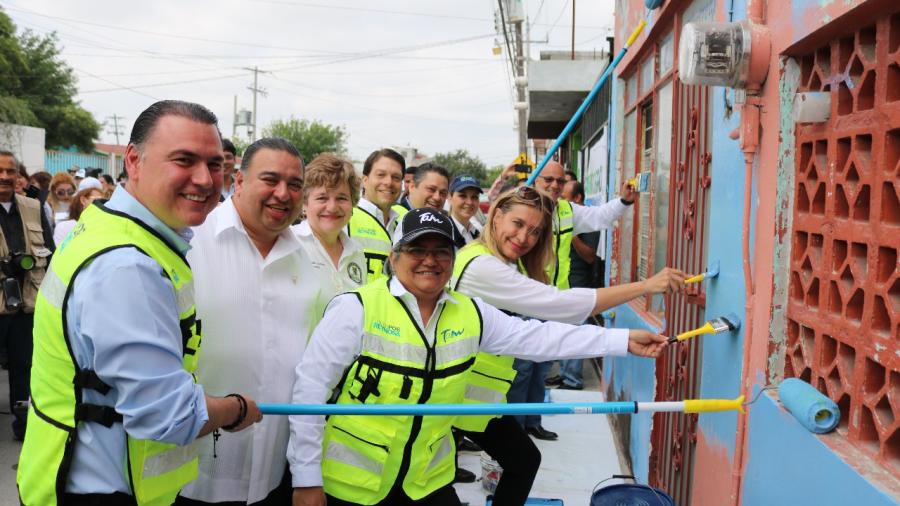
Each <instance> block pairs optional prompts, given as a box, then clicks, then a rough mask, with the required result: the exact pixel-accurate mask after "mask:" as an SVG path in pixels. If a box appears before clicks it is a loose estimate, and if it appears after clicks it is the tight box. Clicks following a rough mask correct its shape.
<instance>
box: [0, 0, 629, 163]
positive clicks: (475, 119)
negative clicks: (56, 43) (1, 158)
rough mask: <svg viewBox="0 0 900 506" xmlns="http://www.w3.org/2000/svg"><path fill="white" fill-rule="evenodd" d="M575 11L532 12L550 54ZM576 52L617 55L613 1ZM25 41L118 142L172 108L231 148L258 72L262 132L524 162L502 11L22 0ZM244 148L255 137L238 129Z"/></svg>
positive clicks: (595, 15)
mask: <svg viewBox="0 0 900 506" xmlns="http://www.w3.org/2000/svg"><path fill="white" fill-rule="evenodd" d="M572 1H573V0H568V1H566V0H543V1H542V0H526V1H525V2H524V8H525V11H526V12H527V14H528V16H529V21H530V22H531V38H532V39H533V40H544V39H545V37H549V44H541V43H535V44H532V46H531V56H532V58H533V59H536V58H537V57H538V53H539V52H540V50H542V49H544V50H546V49H554V50H564V49H568V48H569V44H570V43H571V35H572V34H571V29H572V22H571V19H572ZM575 1H576V4H575V8H576V23H575V40H576V49H579V50H589V49H596V48H602V47H606V46H605V45H606V42H605V37H606V36H607V27H609V26H611V25H612V22H613V20H612V10H613V4H614V2H613V0H599V1H598V0H593V1H591V2H584V1H581V2H578V1H577V0H575ZM0 5H2V6H3V7H4V8H5V9H6V12H7V14H9V15H10V16H11V17H12V19H13V21H14V22H15V23H16V25H17V26H18V28H19V29H20V30H22V29H25V28H28V29H31V30H34V31H35V32H38V33H50V32H56V33H57V35H58V37H59V40H60V44H61V46H62V47H63V52H62V56H63V58H64V59H65V61H66V62H67V63H68V64H69V65H70V66H71V67H72V68H74V69H75V72H76V75H77V76H78V88H79V95H78V99H79V100H80V101H81V104H82V105H83V106H84V107H85V108H86V109H87V110H88V111H90V112H91V113H93V114H94V116H95V117H96V118H97V119H98V121H101V122H103V121H107V120H108V121H109V123H110V126H109V127H108V128H105V129H104V132H103V134H102V135H101V139H100V140H101V141H102V142H110V143H112V142H115V137H114V135H113V134H112V133H110V132H112V127H111V123H112V120H111V117H112V116H113V115H114V114H115V115H118V116H121V117H124V123H125V125H124V127H123V128H122V131H123V133H124V136H123V137H120V138H121V142H122V143H123V144H124V143H125V142H126V140H127V138H128V135H129V133H130V128H131V124H132V123H133V122H134V119H135V117H136V116H137V114H139V113H140V111H141V110H143V109H144V108H145V107H147V106H148V105H149V104H151V103H153V102H154V101H156V100H159V99H166V98H176V99H182V100H189V101H195V102H199V103H201V104H204V105H206V106H207V107H209V108H210V109H212V110H213V111H214V112H215V113H216V114H217V115H218V116H219V120H220V126H221V128H222V132H223V134H224V135H226V136H231V133H232V124H233V107H234V96H235V95H237V100H238V108H239V109H240V108H247V109H250V107H251V103H252V93H251V92H250V90H249V89H248V87H249V86H250V85H251V84H252V73H251V72H250V71H248V70H245V69H244V68H245V67H253V66H258V67H259V68H260V70H265V71H267V72H266V73H260V74H259V86H260V87H261V88H264V89H266V90H267V92H268V95H267V96H266V97H262V96H261V97H259V99H258V106H257V107H258V111H259V112H258V114H259V119H258V123H259V128H260V130H262V128H263V127H265V125H267V124H268V123H269V122H270V121H272V120H275V119H279V118H288V117H290V116H292V115H293V116H295V117H298V118H307V119H318V120H321V121H324V122H326V123H330V124H336V125H342V126H344V127H345V128H346V130H347V133H348V134H349V146H348V148H349V152H350V155H351V156H352V157H353V158H355V159H357V160H359V159H362V158H365V156H366V155H367V154H368V153H369V152H371V151H372V150H374V149H377V148H379V147H382V146H393V145H399V146H406V145H410V146H414V147H417V148H419V149H420V151H422V152H424V153H426V154H429V155H430V154H434V153H436V152H445V151H450V150H455V149H458V148H466V149H468V150H470V151H471V152H472V153H474V154H476V155H477V156H479V157H480V158H481V159H482V160H483V161H485V162H486V163H487V164H488V165H489V166H492V165H496V164H500V163H508V162H509V161H510V160H512V158H514V157H515V155H516V135H515V131H514V130H513V127H514V121H515V114H514V111H513V109H512V103H513V101H512V98H511V97H512V83H511V79H510V72H511V71H510V65H509V62H508V60H507V56H506V52H505V51H504V52H503V53H502V54H501V55H500V56H495V55H493V54H492V51H491V49H492V47H493V46H494V44H495V40H496V41H497V42H499V43H500V44H501V45H504V41H503V38H502V36H500V35H497V33H496V32H495V29H494V16H495V11H496V10H497V3H496V1H493V2H492V1H490V0H454V1H444V2H436V1H400V0H392V1H387V0H385V1H366V2H363V1H356V2H353V1H349V0H312V1H308V2H307V1H300V0H197V1H186V0H185V1H176V0H168V1H167V0H161V1H140V2H138V1H122V0H109V1H103V0H80V1H77V2H70V1H63V0H55V1H54V0H17V1H2V2H0ZM238 135H244V136H245V135H246V131H245V130H244V129H238Z"/></svg>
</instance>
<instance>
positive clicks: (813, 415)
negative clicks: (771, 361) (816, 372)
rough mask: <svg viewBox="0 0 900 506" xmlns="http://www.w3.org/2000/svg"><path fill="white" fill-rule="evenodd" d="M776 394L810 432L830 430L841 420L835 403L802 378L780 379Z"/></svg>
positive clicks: (820, 432) (839, 411) (822, 432)
mask: <svg viewBox="0 0 900 506" xmlns="http://www.w3.org/2000/svg"><path fill="white" fill-rule="evenodd" d="M778 395H779V396H780V397H781V403H782V404H784V407H785V408H787V410H788V411H790V412H791V414H792V415H794V418H796V419H797V421H798V422H800V424H801V425H803V426H804V427H806V428H807V430H809V431H810V432H815V433H816V434H824V433H826V432H831V431H832V430H834V428H835V427H837V425H838V422H840V421H841V410H840V409H839V408H838V406H837V404H835V403H834V401H832V400H831V399H829V398H828V397H826V396H824V395H822V393H821V392H819V391H818V390H816V389H815V388H813V386H812V385H810V384H809V383H807V382H805V381H803V380H800V379H797V378H788V379H786V380H784V381H782V382H781V385H780V386H779V387H778Z"/></svg>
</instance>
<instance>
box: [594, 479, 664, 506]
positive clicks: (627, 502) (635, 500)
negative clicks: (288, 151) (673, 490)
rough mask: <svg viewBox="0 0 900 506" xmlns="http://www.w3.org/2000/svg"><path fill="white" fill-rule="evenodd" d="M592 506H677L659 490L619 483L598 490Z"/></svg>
mask: <svg viewBox="0 0 900 506" xmlns="http://www.w3.org/2000/svg"><path fill="white" fill-rule="evenodd" d="M591 506H675V501H674V500H672V497H671V496H669V494H667V493H665V492H663V491H662V490H660V489H658V488H653V487H650V486H647V485H639V484H631V483H619V484H616V485H609V486H607V487H603V488H601V489H598V490H596V491H595V492H594V493H593V494H592V495H591Z"/></svg>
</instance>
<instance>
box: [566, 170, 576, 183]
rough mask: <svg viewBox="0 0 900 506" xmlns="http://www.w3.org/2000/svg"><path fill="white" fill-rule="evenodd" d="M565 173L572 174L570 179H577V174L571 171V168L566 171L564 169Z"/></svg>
mask: <svg viewBox="0 0 900 506" xmlns="http://www.w3.org/2000/svg"><path fill="white" fill-rule="evenodd" d="M566 175H567V176H572V179H574V180H575V181H578V174H576V173H575V171H573V170H567V171H566Z"/></svg>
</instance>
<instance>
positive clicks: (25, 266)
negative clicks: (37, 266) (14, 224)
mask: <svg viewBox="0 0 900 506" xmlns="http://www.w3.org/2000/svg"><path fill="white" fill-rule="evenodd" d="M31 269H34V257H33V256H31V255H29V254H27V253H21V252H18V253H10V254H9V255H7V256H5V257H0V272H2V273H3V274H4V275H5V276H6V277H5V278H4V279H3V282H2V288H3V299H4V300H5V302H6V309H7V311H18V310H19V309H21V308H22V307H23V306H24V305H25V300H24V299H23V298H22V285H21V284H20V283H19V276H20V275H21V274H22V273H24V272H28V271H30V270H31Z"/></svg>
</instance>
